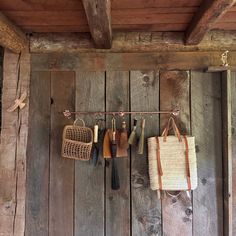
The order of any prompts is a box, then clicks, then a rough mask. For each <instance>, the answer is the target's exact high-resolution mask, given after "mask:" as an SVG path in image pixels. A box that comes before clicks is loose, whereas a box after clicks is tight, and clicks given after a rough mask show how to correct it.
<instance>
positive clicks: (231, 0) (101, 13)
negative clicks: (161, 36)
mask: <svg viewBox="0 0 236 236" xmlns="http://www.w3.org/2000/svg"><path fill="white" fill-rule="evenodd" d="M235 4H236V0H14V1H10V0H0V33H1V35H0V36H1V37H2V38H3V39H1V37H0V43H1V42H2V43H1V44H2V45H6V44H8V45H9V42H10V39H12V38H14V35H16V37H15V38H16V40H15V42H14V44H12V43H10V45H11V46H12V47H16V45H20V44H22V43H21V42H22V41H25V38H24V37H22V33H23V34H24V33H69V32H70V33H77V32H79V33H88V32H90V34H91V36H92V39H93V42H94V45H95V47H96V48H103V49H110V48H111V47H112V39H113V38H114V37H113V36H114V35H115V33H117V32H147V33H150V32H176V33H179V32H183V33H184V34H185V37H184V39H183V41H184V43H185V44H186V45H197V44H199V43H200V42H201V40H202V39H203V37H204V35H205V34H206V33H207V32H208V31H209V30H212V29H218V30H236V5H235ZM6 32H7V36H6ZM22 47H24V46H23V45H22ZM22 47H19V48H22ZM19 50H20V49H19ZM19 50H17V51H19Z"/></svg>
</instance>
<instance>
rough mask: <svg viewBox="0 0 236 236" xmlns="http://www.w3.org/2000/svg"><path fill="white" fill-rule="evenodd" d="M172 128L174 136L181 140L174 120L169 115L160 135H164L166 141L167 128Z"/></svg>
mask: <svg viewBox="0 0 236 236" xmlns="http://www.w3.org/2000/svg"><path fill="white" fill-rule="evenodd" d="M171 127H172V128H173V130H174V132H175V136H176V137H177V138H178V139H179V141H180V142H181V141H182V139H181V135H180V131H179V129H178V127H177V125H176V123H175V120H174V118H173V117H170V118H169V120H168V122H167V125H166V126H165V128H164V130H163V132H162V135H161V136H163V137H164V142H166V139H167V136H168V133H169V130H170V128H171Z"/></svg>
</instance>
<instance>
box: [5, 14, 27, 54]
mask: <svg viewBox="0 0 236 236" xmlns="http://www.w3.org/2000/svg"><path fill="white" fill-rule="evenodd" d="M0 45H1V46H2V47H5V48H8V49H10V50H11V51H13V52H15V53H20V52H21V51H22V50H23V49H24V48H25V47H26V45H27V38H26V36H25V34H24V33H23V32H22V31H21V30H20V29H19V28H18V27H17V26H15V25H14V24H13V23H12V22H11V21H10V20H9V19H8V18H7V17H6V16H4V15H3V14H2V13H1V12H0Z"/></svg>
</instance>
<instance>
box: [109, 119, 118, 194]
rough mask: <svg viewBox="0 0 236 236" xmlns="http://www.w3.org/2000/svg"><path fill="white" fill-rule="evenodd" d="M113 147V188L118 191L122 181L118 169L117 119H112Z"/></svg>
mask: <svg viewBox="0 0 236 236" xmlns="http://www.w3.org/2000/svg"><path fill="white" fill-rule="evenodd" d="M110 147H111V158H112V159H111V160H112V171H111V188H112V189H113V190H118V189H119V188H120V179H119V174H118V167H117V163H116V151H117V144H116V121H115V118H114V117H113V118H112V138H111V142H110Z"/></svg>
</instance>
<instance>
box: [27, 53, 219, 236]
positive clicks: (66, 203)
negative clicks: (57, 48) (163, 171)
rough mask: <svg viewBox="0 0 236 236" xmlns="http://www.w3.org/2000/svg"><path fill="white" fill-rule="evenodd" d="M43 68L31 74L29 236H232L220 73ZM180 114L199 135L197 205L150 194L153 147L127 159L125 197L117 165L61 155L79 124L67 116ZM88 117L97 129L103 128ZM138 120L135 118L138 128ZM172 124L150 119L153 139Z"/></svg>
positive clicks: (186, 129) (122, 166)
mask: <svg viewBox="0 0 236 236" xmlns="http://www.w3.org/2000/svg"><path fill="white" fill-rule="evenodd" d="M34 57H35V56H34ZM33 61H35V59H34V58H33ZM97 63H99V62H97ZM39 67H42V64H40V65H39ZM39 67H37V66H34V65H33V66H32V73H31V91H30V93H31V98H30V127H29V139H28V140H29V141H28V151H27V158H28V159H27V205H26V231H25V235H26V236H32V235H34V236H39V235H40V236H41V235H56V236H60V235H61V236H65V235H66V236H71V235H76V236H80V235H82V236H87V235H89V236H90V235H97V236H102V235H107V236H114V235H115V236H126V235H127V236H129V235H135V236H140V235H147V236H150V235H166V236H169V235H170V236H174V235H178V236H179V235H195V236H203V235H209V236H210V235H212V236H216V235H223V197H222V196H223V182H222V140H221V131H222V129H221V127H222V123H221V122H222V120H221V74H220V73H203V72H199V71H198V72H197V71H162V72H159V71H140V70H135V71H105V72H104V71H99V72H98V71H97V72H94V71H90V72H88V71H87V72H86V71H81V70H80V69H79V68H76V69H74V68H72V69H71V71H62V70H60V67H58V68H57V71H49V70H40V69H39ZM48 67H50V65H48ZM144 75H148V77H147V76H144ZM176 106H177V107H178V108H179V109H180V110H181V113H180V116H179V117H178V118H177V122H178V124H179V126H180V127H181V130H182V132H183V133H187V134H192V135H194V136H195V137H196V151H197V161H198V174H199V179H198V180H199V182H198V184H199V185H198V188H197V190H195V191H193V192H192V194H191V196H190V197H188V196H187V194H186V193H184V192H183V193H182V194H181V195H180V196H179V197H177V198H173V197H166V198H165V199H163V200H161V201H160V200H158V199H157V194H156V192H154V191H151V190H150V187H149V179H148V169H147V168H148V166H147V150H146V147H145V153H144V155H141V156H140V155H137V154H136V148H132V149H131V150H130V152H129V157H128V158H122V159H119V160H118V166H119V171H120V180H121V189H120V190H118V191H113V190H111V188H110V185H111V183H110V179H111V163H110V162H109V161H104V160H103V159H102V157H100V161H99V165H98V166H97V167H94V166H93V165H92V164H90V163H88V162H80V161H72V160H65V159H62V158H61V157H60V151H61V136H62V130H63V127H64V125H66V124H70V123H72V120H67V119H65V118H64V117H63V115H62V113H61V112H62V111H63V110H65V109H70V110H80V111H98V110H99V111H111V110H118V111H119V110H131V111H138V110H142V111H154V110H159V109H160V110H168V109H173V108H175V107H176ZM84 118H85V121H86V124H88V125H93V124H94V122H95V121H94V119H92V118H91V117H88V116H87V117H84ZM132 118H133V117H128V116H127V117H126V120H127V122H128V124H129V127H131V122H132ZM137 118H140V117H139V116H138V117H137ZM109 119H110V118H107V126H109ZM166 119H167V117H166V116H164V115H162V116H160V117H159V116H153V117H146V130H145V131H146V133H145V136H146V137H149V136H153V135H158V134H159V133H160V131H161V129H162V127H163V124H164V123H165V121H166ZM120 122H121V120H120V119H119V120H118V123H119V125H120Z"/></svg>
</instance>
